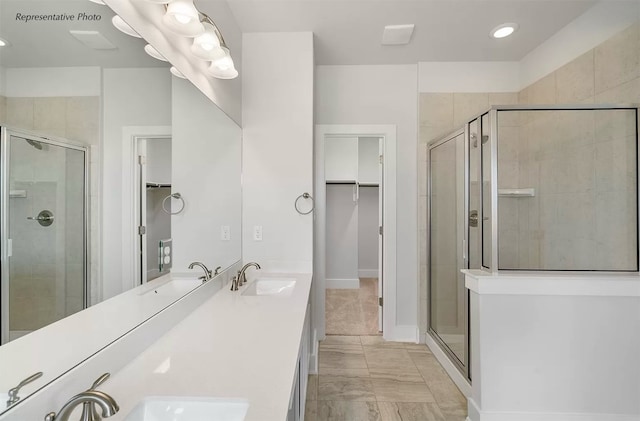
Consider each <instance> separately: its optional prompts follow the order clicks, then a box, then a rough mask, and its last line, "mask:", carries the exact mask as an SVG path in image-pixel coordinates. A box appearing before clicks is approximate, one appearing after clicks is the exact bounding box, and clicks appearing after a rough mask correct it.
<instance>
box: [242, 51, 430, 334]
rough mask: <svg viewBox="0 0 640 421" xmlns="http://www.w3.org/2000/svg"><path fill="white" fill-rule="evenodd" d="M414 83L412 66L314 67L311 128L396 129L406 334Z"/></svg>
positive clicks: (412, 301) (411, 307)
mask: <svg viewBox="0 0 640 421" xmlns="http://www.w3.org/2000/svg"><path fill="white" fill-rule="evenodd" d="M245 47H246V45H245ZM417 83H418V72H417V65H392V66H317V67H316V91H315V92H316V103H315V104H316V110H315V123H316V124H395V125H397V203H398V207H397V221H398V225H397V311H396V325H403V326H408V328H409V329H411V328H415V327H417V319H418V315H417V301H418V300H417V298H416V296H417V290H418V289H417V288H418V286H417V278H418V275H417V269H418V261H417V237H418V236H417V232H418V227H417V209H416V207H417V202H416V201H417V195H418V192H417V187H416V186H417V157H416V150H417V121H418V116H417V110H418V85H417Z"/></svg>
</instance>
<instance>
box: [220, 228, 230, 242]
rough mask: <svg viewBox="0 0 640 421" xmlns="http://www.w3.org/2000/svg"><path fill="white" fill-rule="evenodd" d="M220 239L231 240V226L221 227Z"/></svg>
mask: <svg viewBox="0 0 640 421" xmlns="http://www.w3.org/2000/svg"><path fill="white" fill-rule="evenodd" d="M220 239H221V240H222V241H229V240H231V228H229V225H223V226H221V227H220Z"/></svg>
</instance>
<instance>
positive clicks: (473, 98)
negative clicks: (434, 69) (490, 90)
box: [453, 93, 489, 127]
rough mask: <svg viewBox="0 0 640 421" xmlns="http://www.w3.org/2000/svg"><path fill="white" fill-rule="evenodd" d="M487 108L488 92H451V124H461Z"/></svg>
mask: <svg viewBox="0 0 640 421" xmlns="http://www.w3.org/2000/svg"><path fill="white" fill-rule="evenodd" d="M488 108H489V94H485V93H454V94H453V125H454V127H458V126H461V125H462V124H464V123H466V122H467V121H469V120H470V119H471V118H474V117H477V116H478V114H480V113H482V112H484V111H487V109H488Z"/></svg>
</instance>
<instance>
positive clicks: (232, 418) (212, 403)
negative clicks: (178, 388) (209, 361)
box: [124, 396, 249, 421]
mask: <svg viewBox="0 0 640 421" xmlns="http://www.w3.org/2000/svg"><path fill="white" fill-rule="evenodd" d="M248 409H249V401H247V400H246V399H229V398H206V397H173V396H150V397H148V398H145V399H143V400H142V401H140V403H138V405H136V406H135V408H133V410H132V411H131V412H130V413H129V415H127V417H126V418H125V419H124V421H243V420H244V418H245V416H246V415H247V411H248Z"/></svg>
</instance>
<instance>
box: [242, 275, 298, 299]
mask: <svg viewBox="0 0 640 421" xmlns="http://www.w3.org/2000/svg"><path fill="white" fill-rule="evenodd" d="M295 286H296V280H295V279H293V278H258V279H256V280H255V281H253V282H252V283H250V284H249V285H248V286H247V288H246V289H245V290H244V291H243V292H242V295H277V296H281V297H288V296H289V295H291V294H292V293H293V288H294V287H295Z"/></svg>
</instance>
